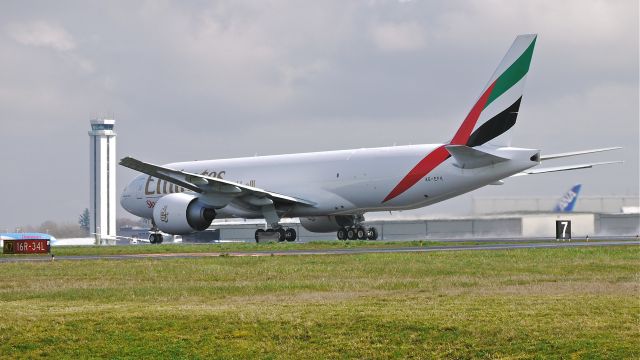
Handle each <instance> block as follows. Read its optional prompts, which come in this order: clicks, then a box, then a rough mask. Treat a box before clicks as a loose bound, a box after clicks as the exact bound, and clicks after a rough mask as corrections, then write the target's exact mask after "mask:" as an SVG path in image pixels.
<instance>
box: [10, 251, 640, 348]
mask: <svg viewBox="0 0 640 360" xmlns="http://www.w3.org/2000/svg"><path fill="white" fill-rule="evenodd" d="M639 265H640V248H639V247H637V246H625V247H602V248H579V249H577V248H567V249H528V250H510V251H462V252H434V253H405V254H360V255H338V256H334V255H323V256H289V257H279V256H273V257H215V258H197V259H162V260H155V259H136V260H125V261H108V260H93V261H55V262H45V263H3V264H0V271H2V277H1V278H0V306H1V307H2V316H1V317H0V356H2V357H4V358H45V357H48V358H74V359H75V358H95V357H101V358H131V359H138V358H202V359H208V358H224V359H227V358H235V359H244V358H273V359H290V358H294V359H297V358H318V359H323V358H517V359H520V358H611V359H621V358H632V359H637V358H639V357H640V345H639V343H638V335H639V333H640V298H639V294H640V276H639V275H640V272H639V270H640V266H639Z"/></svg>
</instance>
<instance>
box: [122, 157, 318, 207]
mask: <svg viewBox="0 0 640 360" xmlns="http://www.w3.org/2000/svg"><path fill="white" fill-rule="evenodd" d="M120 165H122V166H125V167H128V168H130V169H133V170H136V171H139V172H141V173H144V174H147V175H151V176H153V177H156V178H159V179H162V180H166V181H168V182H171V183H173V184H175V185H179V186H182V187H184V188H186V189H189V190H191V191H194V192H197V193H200V194H204V195H213V196H215V195H221V196H225V197H231V198H233V199H235V200H237V201H241V202H245V203H247V204H250V205H254V206H261V205H265V204H267V203H269V202H270V201H269V200H271V201H272V202H273V203H276V204H287V205H293V204H301V205H307V206H315V205H316V204H315V203H314V202H312V201H308V200H304V199H300V198H297V197H293V196H288V195H283V194H279V193H275V192H272V191H267V190H264V189H260V188H256V187H252V186H247V185H242V184H237V183H234V182H232V181H228V180H223V179H218V178H213V177H209V176H204V175H199V174H193V173H189V172H185V171H180V170H174V169H170V168H167V167H163V166H158V165H154V164H150V163H146V162H143V161H140V160H137V159H134V158H132V157H125V158H123V159H122V160H120ZM267 199H268V200H267Z"/></svg>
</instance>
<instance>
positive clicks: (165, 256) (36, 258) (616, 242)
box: [0, 240, 640, 263]
mask: <svg viewBox="0 0 640 360" xmlns="http://www.w3.org/2000/svg"><path fill="white" fill-rule="evenodd" d="M634 245H635V246H638V245H640V241H638V240H613V241H597V242H587V241H578V242H575V241H573V242H547V243H528V244H487V245H484V244H481V245H451V246H428V245H427V246H424V247H394V248H364V247H362V248H351V249H323V250H280V251H278V250H264V251H229V252H224V251H222V252H207V253H162V254H127V255H74V256H71V255H70V256H56V257H55V261H59V260H65V261H66V260H131V259H187V258H202V257H218V256H294V255H348V254H375V253H385V254H386V253H425V252H436V251H476V250H510V249H543V248H546V249H548V248H570V247H602V246H634ZM52 260H53V259H52V257H51V256H46V255H45V256H26V257H25V256H19V257H2V258H0V263H8V262H39V261H52Z"/></svg>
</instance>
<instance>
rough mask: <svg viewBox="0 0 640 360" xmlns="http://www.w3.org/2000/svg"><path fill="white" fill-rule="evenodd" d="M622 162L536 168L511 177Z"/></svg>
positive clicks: (613, 162)
mask: <svg viewBox="0 0 640 360" xmlns="http://www.w3.org/2000/svg"><path fill="white" fill-rule="evenodd" d="M623 162H624V161H605V162H595V163H587V164H578V165H567V166H554V167H546V168H538V169H531V170H525V171H523V172H519V173H517V174H515V175H512V177H514V176H524V175H535V174H544V173H550V172H557V171H567V170H578V169H588V168H592V167H594V166H598V165H607V164H620V163H623Z"/></svg>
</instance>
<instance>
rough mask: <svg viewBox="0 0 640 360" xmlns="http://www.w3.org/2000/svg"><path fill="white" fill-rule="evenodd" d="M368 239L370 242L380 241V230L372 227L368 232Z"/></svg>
mask: <svg viewBox="0 0 640 360" xmlns="http://www.w3.org/2000/svg"><path fill="white" fill-rule="evenodd" d="M367 239H369V240H378V230H377V229H376V228H374V227H370V228H369V229H368V230H367Z"/></svg>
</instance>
